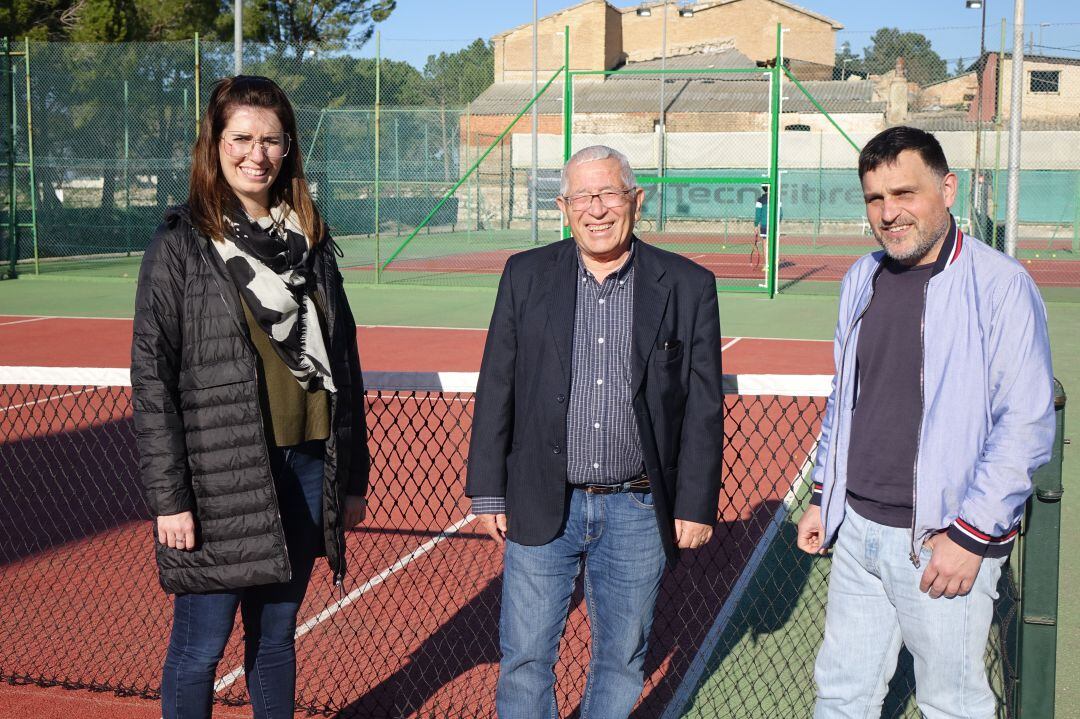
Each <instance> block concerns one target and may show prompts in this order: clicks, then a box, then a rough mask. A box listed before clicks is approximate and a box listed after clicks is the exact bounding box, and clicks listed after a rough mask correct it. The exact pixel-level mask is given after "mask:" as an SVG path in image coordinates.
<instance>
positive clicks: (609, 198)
mask: <svg viewBox="0 0 1080 719" xmlns="http://www.w3.org/2000/svg"><path fill="white" fill-rule="evenodd" d="M636 191H637V188H636V187H631V188H629V189H626V190H604V191H603V192H583V193H582V194H580V195H571V196H569V197H563V198H562V199H563V202H565V203H566V204H568V205H569V206H570V209H572V210H575V211H577V212H581V211H583V210H587V209H589V208H590V207H592V202H593V198H594V197H599V198H600V204H602V205H603V206H604V207H608V208H615V207H622V206H623V205H625V204H626V202H627V199H628V196H629V195H630V193H632V192H636Z"/></svg>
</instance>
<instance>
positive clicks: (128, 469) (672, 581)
mask: <svg viewBox="0 0 1080 719" xmlns="http://www.w3.org/2000/svg"><path fill="white" fill-rule="evenodd" d="M830 381H831V378H830V377H828V376H819V375H813V376H803V375H738V376H725V379H724V388H725V394H726V402H725V405H726V410H727V416H726V418H725V437H724V440H725V455H724V456H725V473H724V478H723V491H722V494H721V506H720V508H719V511H718V515H717V526H716V531H715V534H714V537H713V539H712V540H711V541H710V542H709V543H708V545H706V547H704V548H703V549H701V550H699V551H696V552H689V553H686V554H685V556H684V560H683V561H682V562H681V563H680V564H679V566H678V567H677V569H675V570H674V571H671V572H669V573H668V574H667V575H666V576H665V578H664V582H663V586H662V588H661V594H660V598H659V600H658V603H657V609H656V619H655V622H654V625H653V634H652V637H651V640H650V647H649V655H648V658H647V661H646V683H645V690H644V693H643V695H642V698H641V701H640V703H639V706H638V708H637V709H636V710H635V714H634V716H635V717H639V718H640V717H663V718H664V719H669V718H671V717H679V716H688V717H699V716H700V717H712V716H731V717H766V716H808V715H809V714H810V712H811V706H812V703H813V676H812V667H813V658H814V655H815V653H816V649H817V646H818V644H819V643H820V640H821V636H822V627H823V621H824V603H825V587H826V581H827V575H828V567H829V562H828V560H826V559H814V558H811V557H809V556H807V555H804V554H802V553H800V552H798V551H797V550H796V549H795V542H794V539H795V525H794V521H795V520H797V518H798V516H799V514H800V512H801V508H802V507H803V506H805V503H806V501H807V499H808V495H809V486H808V483H809V482H808V471H809V468H810V465H811V461H812V456H813V453H814V449H815V447H816V440H817V436H818V432H819V427H820V420H821V415H822V413H823V410H824V405H825V397H826V396H827V394H828V391H829V386H830ZM475 384H476V375H475V374H474V373H368V374H365V385H366V387H367V420H368V427H369V434H370V437H369V444H370V449H371V455H372V470H371V489H370V493H369V497H370V511H369V516H368V519H367V521H366V522H365V523H364V524H363V525H362V526H361V527H359V528H358V529H356V530H354V531H352V532H349V533H348V537H347V553H348V557H349V573H348V577H347V581H346V585H345V587H344V589H338V588H335V587H334V586H333V585H332V583H331V579H330V573H329V572H327V571H325V568H324V566H323V565H321V564H320V565H318V566H317V567H316V571H315V575H314V577H313V579H312V583H311V586H310V589H309V591H308V595H307V598H306V600H305V603H304V605H303V607H302V609H301V617H300V623H299V626H298V629H297V635H298V640H297V654H298V665H299V670H298V671H299V676H298V682H297V705H298V708H300V709H304V710H307V711H309V712H314V713H323V714H335V715H337V716H346V717H347V716H357V717H411V716H417V717H440V718H444V717H474V716H475V717H480V716H493V715H494V707H493V697H494V687H495V681H496V677H497V673H498V660H499V648H498V647H499V645H498V617H499V598H500V591H501V581H500V575H501V568H502V557H501V553H500V551H499V549H498V547H497V545H496V544H495V542H493V541H492V540H490V539H489V538H486V537H485V536H484V535H482V534H481V533H480V532H479V531H478V530H477V528H476V527H475V526H474V524H473V519H474V517H473V516H472V515H471V514H470V513H469V509H470V507H469V501H468V499H467V498H465V497H464V494H463V489H464V465H465V458H466V456H467V454H468V443H469V434H470V429H471V418H472V407H473V391H474V389H475ZM149 520H150V515H149V513H148V511H147V508H146V506H145V504H144V501H143V499H142V495H141V491H140V487H139V481H138V477H137V457H136V449H135V435H134V429H133V424H132V411H131V388H130V380H129V378H128V371H127V370H126V369H89V368H43V367H0V606H2V607H4V611H3V612H0V678H2V679H3V680H6V681H8V682H13V683H33V684H38V685H42V686H50V685H62V686H67V687H73V688H90V689H96V690H106V691H113V692H116V693H117V694H129V695H137V696H142V697H146V698H156V697H157V696H158V692H159V688H160V667H161V664H162V661H163V658H164V652H165V647H166V643H167V640H168V634H169V628H170V622H171V606H170V599H169V598H168V597H167V596H166V595H164V594H163V593H162V592H161V590H160V588H159V586H158V583H157V578H156V574H155V569H154V564H153V561H152V556H153V535H152V527H151V523H150V521H149ZM1010 576H1011V572H1006V573H1005V579H1003V580H1002V587H1001V589H1002V592H1001V596H1002V599H1001V600H1000V601H999V609H998V617H997V619H996V621H995V636H996V637H997V638H996V639H995V640H994V641H993V642H992V643H991V650H990V652H989V654H988V657H987V661H988V662H989V665H990V666H991V668H992V670H993V677H994V681H993V684H994V687H995V691H996V692H997V693H998V694H999V696H1000V697H1001V698H1002V699H1003V700H1005V699H1007V698H1008V696H1010V695H1011V692H1012V689H1013V681H1012V678H1011V677H1012V674H1013V672H1012V662H1011V661H1010V660H1008V658H1007V657H1008V653H1007V652H1005V651H1003V649H1002V647H1003V646H1004V645H1003V641H1002V640H1001V639H1000V637H1002V636H1005V635H1007V633H1008V631H1009V628H1010V627H1011V626H1012V625H1013V623H1014V610H1015V601H1014V599H1015V592H1014V589H1013V585H1012V583H1011V580H1010ZM586 614H587V612H586V607H585V604H584V601H583V598H582V596H581V590H580V588H579V589H578V592H577V593H576V594H575V596H574V599H573V601H572V604H571V610H570V616H569V621H568V625H567V632H566V636H565V638H564V640H563V643H562V647H561V653H560V657H561V658H560V660H559V664H558V666H557V695H558V699H559V704H560V707H561V711H562V713H563V716H568V715H569V714H571V713H572V712H573V711H574V710H575V709H576V707H577V706H578V705H579V703H580V700H581V697H582V693H583V689H584V678H585V668H586V666H587V663H588V656H589V631H588V622H587V620H586ZM241 635H242V631H241V630H240V629H239V627H238V628H237V631H235V632H234V634H233V637H232V640H231V641H230V643H229V645H228V647H227V649H226V653H225V658H224V659H223V661H222V663H221V666H220V669H219V676H218V680H217V686H216V699H217V700H218V701H219V702H222V703H228V704H239V703H244V702H246V700H247V696H246V692H245V690H244V688H243V681H242V679H243V669H242V668H243V649H242V642H241ZM901 666H902V671H901V673H900V674H899V675H898V678H897V679H896V680H895V681H894V682H893V686H892V691H891V694H890V697H889V704H888V706H889V711H888V712H887V713H886V716H917V712H916V711H915V709H914V707H913V701H912V699H911V695H912V689H913V681H912V679H911V671H910V661H908V665H907V667H906V669H904V664H903V662H902V665H901ZM1002 711H1003V712H1004V710H1002ZM1002 716H1005V714H1004V713H1003V714H1002Z"/></svg>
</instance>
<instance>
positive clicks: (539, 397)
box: [465, 239, 724, 562]
mask: <svg viewBox="0 0 1080 719" xmlns="http://www.w3.org/2000/svg"><path fill="white" fill-rule="evenodd" d="M637 242H638V245H637V249H636V251H635V253H634V262H635V263H636V264H635V271H634V275H635V277H634V317H633V332H632V334H633V343H632V344H633V354H634V356H633V360H632V365H631V367H632V371H631V382H632V384H633V388H632V389H633V402H634V413H635V415H636V417H637V425H638V431H639V433H640V435H641V447H642V451H643V454H644V459H645V469H646V471H647V473H648V475H649V480H650V484H651V486H652V491H653V495H654V504H655V507H656V521H657V524H658V525H659V528H660V536H661V538H662V540H663V543H664V549H665V552H666V553H667V557H668V560H669V561H670V562H674V561H676V559H677V556H678V551H677V549H676V548H675V546H674V536H675V534H674V521H673V520H674V519H675V518H676V517H677V518H679V519H686V520H690V521H693V522H699V523H702V524H709V525H712V524H713V523H715V522H716V510H717V502H718V498H719V494H720V481H721V477H720V472H721V466H722V462H723V438H724V423H723V415H722V411H723V394H722V390H721V368H720V319H719V312H718V309H717V303H716V280H715V278H714V277H713V274H712V273H711V272H709V271H708V270H706V269H704V268H703V267H701V266H700V265H696V264H694V263H693V262H691V261H690V260H688V259H686V258H684V257H681V256H679V255H676V254H673V253H670V252H665V251H664V250H660V249H657V248H656V247H653V246H651V245H647V244H645V243H644V242H641V241H640V240H638V241H637ZM577 267H578V260H577V252H576V246H575V244H574V241H573V240H572V239H570V240H563V241H562V242H556V243H553V244H551V245H547V246H544V247H540V248H537V249H534V250H529V251H527V252H522V253H520V254H517V255H514V256H513V257H511V258H510V259H509V261H508V262H507V263H506V268H505V269H504V270H503V275H502V280H501V281H500V283H499V294H498V297H497V298H496V300H495V310H494V313H493V314H492V317H491V326H490V328H489V330H488V336H487V344H486V345H485V347H484V360H483V363H482V364H481V367H480V379H479V383H478V385H477V390H476V407H475V412H474V416H473V427H472V442H471V445H470V448H469V463H468V473H467V479H466V483H465V493H466V494H467V495H468V496H470V497H481V496H498V497H501V496H505V497H506V508H507V535H508V537H509V538H510V539H511V540H512V541H514V542H517V543H519V544H525V545H539V544H545V543H547V542H549V541H551V540H552V539H554V538H555V537H556V536H558V534H559V532H560V531H561V530H562V527H563V524H564V522H565V514H566V507H567V505H568V503H567V497H568V493H569V491H571V490H570V489H569V485H568V484H567V479H566V416H567V407H568V405H569V396H570V363H571V357H572V346H573V341H574V337H573V335H574V303H575V300H576V293H577V284H578V283H577Z"/></svg>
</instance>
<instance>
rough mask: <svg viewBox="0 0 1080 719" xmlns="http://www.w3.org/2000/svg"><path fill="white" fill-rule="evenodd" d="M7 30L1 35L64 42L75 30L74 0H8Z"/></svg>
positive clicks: (20, 38)
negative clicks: (73, 25) (72, 12)
mask: <svg viewBox="0 0 1080 719" xmlns="http://www.w3.org/2000/svg"><path fill="white" fill-rule="evenodd" d="M8 2H10V3H11V4H10V5H9V6H8V8H7V12H6V13H4V14H5V15H7V17H6V18H5V21H6V24H7V29H5V30H4V31H3V32H0V34H2V35H7V36H8V37H11V38H16V39H19V40H22V39H23V38H24V37H29V38H30V39H31V40H63V39H65V38H66V37H67V33H68V30H69V29H70V27H71V23H72V17H71V9H72V5H73V4H74V3H73V2H72V0H8Z"/></svg>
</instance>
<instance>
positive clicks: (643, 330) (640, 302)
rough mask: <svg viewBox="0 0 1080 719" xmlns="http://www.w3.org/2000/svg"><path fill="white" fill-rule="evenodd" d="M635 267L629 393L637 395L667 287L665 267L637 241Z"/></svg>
mask: <svg viewBox="0 0 1080 719" xmlns="http://www.w3.org/2000/svg"><path fill="white" fill-rule="evenodd" d="M636 262H637V266H636V267H635V268H634V275H635V277H634V327H633V331H632V332H633V337H634V343H633V344H634V358H633V364H632V366H631V387H630V391H631V393H632V394H634V395H636V394H637V393H638V390H640V389H641V384H642V382H644V381H645V368H646V367H647V366H648V362H649V357H651V356H652V352H653V348H654V347H656V335H657V333H659V331H660V322H661V320H663V319H664V312H665V311H666V309H667V301H668V294H669V293H670V288H669V287H668V285H667V284H666V283H665V282H663V279H662V278H663V276H664V268H663V267H661V266H660V265H659V263H657V262H656V261H655V258H654V257H653V256H652V248H651V247H649V245H647V244H645V243H644V242H641V241H640V240H638V247H637V259H636Z"/></svg>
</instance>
